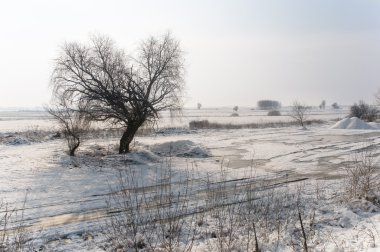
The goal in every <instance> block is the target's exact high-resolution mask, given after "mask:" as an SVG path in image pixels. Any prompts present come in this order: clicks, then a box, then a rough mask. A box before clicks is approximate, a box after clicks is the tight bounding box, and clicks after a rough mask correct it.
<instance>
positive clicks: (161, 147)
mask: <svg viewBox="0 0 380 252" xmlns="http://www.w3.org/2000/svg"><path fill="white" fill-rule="evenodd" d="M150 150H151V151H152V152H154V153H156V154H158V155H162V156H176V157H197V158H202V157H208V156H209V151H208V150H207V149H205V148H203V147H201V146H196V145H195V144H194V142H192V141H190V140H178V141H174V142H166V143H161V144H155V145H153V146H151V148H150Z"/></svg>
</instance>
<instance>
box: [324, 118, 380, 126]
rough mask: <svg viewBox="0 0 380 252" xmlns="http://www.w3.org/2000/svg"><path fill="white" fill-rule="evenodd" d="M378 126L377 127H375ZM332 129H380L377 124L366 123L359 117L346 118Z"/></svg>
mask: <svg viewBox="0 0 380 252" xmlns="http://www.w3.org/2000/svg"><path fill="white" fill-rule="evenodd" d="M375 125H376V127H374V126H375ZM330 129H379V126H378V125H377V123H366V122H364V121H363V120H360V119H359V118H357V117H351V118H345V119H343V120H340V121H339V122H337V123H335V124H334V125H333V126H331V127H330Z"/></svg>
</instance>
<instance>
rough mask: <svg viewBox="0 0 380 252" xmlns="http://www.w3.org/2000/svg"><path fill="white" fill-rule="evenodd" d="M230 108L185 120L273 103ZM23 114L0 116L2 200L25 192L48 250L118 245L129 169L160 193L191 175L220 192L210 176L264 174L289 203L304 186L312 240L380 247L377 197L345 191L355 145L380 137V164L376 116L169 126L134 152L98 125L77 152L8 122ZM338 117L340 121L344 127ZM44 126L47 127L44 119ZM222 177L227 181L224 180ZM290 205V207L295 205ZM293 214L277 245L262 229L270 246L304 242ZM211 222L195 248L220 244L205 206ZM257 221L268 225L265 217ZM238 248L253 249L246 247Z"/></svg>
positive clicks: (240, 236) (31, 221)
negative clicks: (114, 230)
mask: <svg viewBox="0 0 380 252" xmlns="http://www.w3.org/2000/svg"><path fill="white" fill-rule="evenodd" d="M231 112H232V109H231V108H225V109H218V110H216V109H214V110H203V109H202V110H201V111H198V110H192V111H187V112H186V113H188V114H187V116H186V117H185V119H183V120H184V121H186V120H190V119H194V118H204V119H207V120H210V121H212V120H215V121H218V122H227V121H230V120H236V121H232V122H236V123H240V122H242V121H243V120H245V121H250V120H261V118H264V117H265V115H264V112H263V113H262V112H261V111H252V110H249V109H246V110H244V108H239V111H238V112H239V117H237V118H231V117H230V114H231ZM260 113H262V114H263V115H261V114H260ZM313 113H314V115H313V116H314V117H315V118H322V119H326V120H331V119H333V118H335V119H336V118H338V117H340V118H342V116H341V114H339V113H342V111H339V113H338V112H336V113H333V111H314V112H313ZM283 114H284V113H283ZM0 116H1V114H0ZM36 116H40V115H36ZM14 118H16V119H17V116H13V115H11V114H9V113H8V114H7V118H5V119H6V120H3V121H1V123H2V124H0V195H1V196H0V200H1V199H2V200H4V201H6V202H8V203H9V204H10V205H12V206H15V207H17V208H21V207H22V204H23V200H24V198H25V195H26V197H27V200H26V203H25V204H26V205H25V206H26V209H25V211H24V215H25V222H26V224H28V225H30V227H28V230H29V231H30V233H31V234H32V235H33V236H34V237H35V243H36V246H37V248H38V247H39V246H43V247H44V248H45V249H46V250H47V251H104V250H107V248H108V250H110V247H109V245H110V241H109V240H108V238H107V236H105V235H104V232H105V231H104V226H105V223H106V221H107V219H108V218H109V217H110V214H109V209H108V208H107V200H109V197H110V196H111V195H115V194H116V193H118V192H120V190H118V188H117V185H118V182H119V179H120V178H119V177H118V176H119V174H120V173H122V172H127V174H133V176H135V178H136V180H137V182H138V184H139V187H138V189H140V190H139V191H141V192H144V191H147V192H149V193H156V192H157V191H159V190H155V188H161V187H157V183H159V182H162V183H163V184H165V183H167V182H168V181H169V182H171V183H172V187H173V188H174V189H175V190H178V191H176V192H181V193H182V192H183V188H184V187H185V184H186V183H185V182H186V181H191V188H190V190H191V192H192V193H194V195H201V196H202V197H206V199H209V200H211V201H212V199H213V194H212V192H213V190H210V188H207V186H206V185H205V181H210V182H211V184H210V185H211V186H214V188H215V187H216V188H217V186H219V185H221V186H222V185H230V186H231V188H233V187H234V186H237V187H238V186H244V185H245V183H246V182H248V181H253V182H254V183H253V184H254V185H259V184H264V185H266V186H267V187H263V188H272V189H273V190H275V191H272V189H263V190H262V191H260V192H258V194H259V195H261V196H263V198H265V197H269V196H270V195H272V194H273V195H278V199H277V200H278V201H281V200H282V201H285V203H286V204H290V202H292V196H291V195H293V194H291V192H295V194H296V193H297V190H300V192H301V194H302V197H304V198H303V201H302V203H303V204H302V207H303V209H304V211H305V212H304V217H305V222H306V223H308V222H309V221H310V220H311V216H313V215H312V213H313V211H315V223H316V224H315V234H314V235H313V236H311V237H310V240H309V241H308V242H309V245H310V247H311V249H312V250H315V251H380V247H379V245H378V240H379V239H380V214H379V213H380V209H379V208H380V205H379V204H378V203H376V202H378V201H376V199H370V200H366V199H364V198H358V199H350V200H344V199H343V198H342V195H343V194H344V191H343V189H342V188H344V186H345V180H344V179H343V177H344V176H345V171H344V167H346V166H347V164H348V163H349V161H350V155H351V154H352V153H353V152H357V151H361V150H363V149H365V148H366V146H368V145H370V146H373V147H374V152H375V153H374V156H375V159H374V162H375V163H376V164H377V165H378V164H379V158H378V156H379V154H380V149H379V148H378V147H379V146H380V132H379V131H378V130H369V128H367V126H366V125H370V126H371V129H372V128H375V127H374V126H376V125H377V124H375V123H365V122H363V121H361V120H360V119H358V118H345V119H343V120H340V121H339V122H335V121H334V122H329V123H328V124H326V125H317V126H310V127H308V130H299V129H298V127H296V126H294V127H285V128H276V129H273V128H266V129H239V130H225V129H218V130H216V129H215V130H189V129H188V128H186V127H185V128H176V127H173V128H160V129H159V132H158V133H157V134H151V135H146V136H138V137H136V139H135V141H134V142H133V146H132V150H133V151H132V152H131V153H128V154H125V155H118V154H117V143H118V140H119V139H118V138H117V137H111V138H110V137H103V136H96V135H94V136H93V137H92V138H90V139H85V141H84V142H83V145H81V147H80V148H79V150H78V154H77V156H76V157H69V156H67V155H66V153H65V147H66V146H65V142H64V140H63V139H61V138H59V137H58V138H57V137H51V136H52V133H46V134H41V135H38V134H37V133H38V132H39V131H38V130H36V133H33V132H34V131H33V130H32V131H30V127H28V128H24V129H22V128H16V129H10V126H9V125H12V126H13V125H16V124H17V123H15V121H16V119H14ZM25 118H26V119H25ZM242 118H243V119H242ZM284 118H285V117H284ZM24 119H25V120H31V121H33V120H34V119H36V117H33V116H28V115H26V114H25V113H23V115H22V118H21V119H17V121H18V122H19V124H20V125H21V124H22V123H20V122H24V121H23V120H24ZM276 119H277V117H276ZM36 120H37V119H36ZM38 120H41V121H43V123H42V124H41V125H45V124H46V126H47V125H48V124H49V123H50V126H49V128H52V127H51V123H52V122H51V121H49V120H48V119H38ZM165 120H169V118H165ZM264 120H266V119H264ZM286 120H287V119H286ZM7 122H11V123H9V124H7ZM33 122H35V121H33ZM334 123H335V125H332V124H334ZM174 125H175V126H178V125H181V123H178V122H176V123H174ZM331 125H332V126H331ZM1 126H4V127H3V128H2V127H1ZM330 126H331V127H330ZM335 126H339V129H341V130H336V128H335ZM34 128H35V127H34ZM38 129H43V130H45V129H46V128H44V126H39V128H38ZM352 129H355V130H352ZM26 132H29V133H28V134H26ZM30 132H32V135H29V134H31V133H30ZM9 136H11V137H9ZM36 136H38V137H36ZM168 162H169V163H168ZM167 166H170V167H171V169H172V171H171V173H170V174H169V175H168V174H164V176H166V177H164V178H162V180H159V179H157V178H158V177H157V174H159V173H160V172H161V173H162V172H163V171H164V170H165V169H164V168H165V167H167ZM128 178H131V177H128ZM223 179H224V180H227V182H225V183H220V181H223ZM295 181H299V182H295ZM155 186H156V187H155ZM181 190H182V191H181ZM378 193H379V192H378ZM201 196H199V197H200V199H201V200H199V202H196V203H194V202H192V201H190V203H194V205H195V206H194V207H196V206H197V205H200V206H201V205H202V204H206V203H205V202H206V200H205V199H204V198H202V197H201ZM257 196H258V195H257ZM264 196H265V197H264ZM285 196H286V197H289V200H288V198H286V197H285ZM192 197H193V195H192ZM376 197H377V198H379V197H378V196H376ZM192 199H193V198H191V199H190V200H192ZM223 200H231V198H228V197H227V198H226V199H223ZM293 200H294V199H293ZM276 202H277V201H276ZM190 203H189V204H190ZM262 203H265V202H262ZM285 203H284V204H285ZM202 206H203V205H202ZM287 206H288V205H287ZM289 206H290V205H289ZM289 206H288V207H287V208H284V209H285V210H286V211H294V209H291V208H290V207H289ZM0 212H1V209H0ZM282 214H284V213H282ZM289 214H291V213H289ZM0 216H1V213H0ZM292 216H293V217H292V218H290V219H289V223H288V224H286V225H284V226H282V227H281V239H280V243H279V244H277V245H276V242H277V237H276V235H275V233H270V232H268V235H267V236H265V235H264V234H262V236H260V237H259V238H260V239H261V240H260V241H261V242H262V245H263V246H266V247H265V251H275V250H276V249H277V251H294V250H297V248H294V247H292V246H289V244H291V243H292V242H294V239H295V238H297V237H294V234H297V232H298V231H299V224H298V221H297V215H294V214H293V215H292ZM294 216H295V217H294ZM198 217H199V216H198ZM198 217H197V218H198ZM230 217H231V216H228V215H227V217H226V218H225V219H224V220H223V221H224V222H223V223H224V227H225V230H223V232H227V231H228V230H227V224H229V220H230V219H229V218H230ZM190 220H192V219H190ZM192 221H193V223H197V222H198V221H199V220H198V219H197V220H192ZM202 222H203V224H202V225H201V226H199V227H198V229H197V232H198V233H197V236H196V240H195V242H194V246H193V248H192V251H210V250H217V247H215V246H216V245H217V239H218V238H213V235H211V233H212V232H214V234H215V232H216V231H215V230H216V227H217V225H216V224H217V219H216V218H215V213H214V215H212V214H211V215H207V214H205V216H204V217H203V219H202ZM244 225H245V224H244V223H242V224H239V225H236V226H237V227H239V228H240V226H242V227H243V226H244ZM185 228H186V227H185ZM257 228H258V230H261V231H262V232H264V231H266V230H265V226H261V225H258V227H257ZM234 232H235V233H234V235H235V236H234V237H236V241H237V245H236V246H239V244H240V246H243V245H242V244H244V243H243V242H244V241H246V239H247V234H246V233H245V232H246V230H244V229H235V231H234ZM371 234H373V237H374V238H372V236H371ZM292 235H293V236H292ZM264 241H265V242H264ZM373 241H375V244H373V243H374V242H373ZM239 249H240V250H244V248H243V247H239V248H237V250H239Z"/></svg>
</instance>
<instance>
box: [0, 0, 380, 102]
mask: <svg viewBox="0 0 380 252" xmlns="http://www.w3.org/2000/svg"><path fill="white" fill-rule="evenodd" d="M168 30H170V31H171V32H172V34H173V35H174V36H175V37H176V38H178V39H179V40H180V41H181V44H182V47H183V49H184V50H185V51H186V66H187V67H186V68H187V74H186V83H187V88H186V94H185V95H186V106H188V107H189V106H196V103H197V102H200V103H202V105H203V106H204V107H207V106H231V105H239V106H254V105H256V102H257V100H259V99H276V100H279V101H281V102H282V103H283V104H289V103H291V102H292V101H293V100H295V99H297V100H301V101H304V102H306V103H307V104H310V105H318V104H319V103H320V102H321V100H322V99H325V100H326V101H327V104H331V103H332V102H335V101H336V102H338V103H339V104H351V103H353V102H355V101H358V100H359V99H365V100H367V101H368V102H372V101H373V94H374V93H375V92H376V91H377V89H378V88H380V1H375V0H356V1H351V0H277V1H274V0H273V1H272V0H262V1H254V0H250V1H249V0H247V1H243V0H228V1H227V0H226V1H221V0H215V1H207V0H199V1H195V0H188V1H184V0H183V1H180V0H176V1H174V0H173V1H160V0H151V1H144V0H139V1H126V0H120V1H116V0H108V1H95V0H88V1H85V0H64V1H63V0H62V1H53V0H33V1H27V0H25V1H17V0H13V1H3V2H2V3H1V9H0V74H1V75H0V107H9V106H24V107H25V106H42V105H43V104H46V103H47V102H48V101H49V97H50V90H49V88H48V85H49V78H50V75H51V71H52V67H53V59H54V58H55V57H56V56H57V54H58V52H59V46H60V45H61V44H62V43H63V42H64V41H82V42H86V41H88V37H89V35H91V34H93V33H101V34H106V35H109V36H110V37H112V38H113V39H114V40H115V41H116V43H117V45H118V46H119V47H121V48H124V49H125V50H126V51H127V52H128V51H133V50H134V49H135V48H136V47H137V45H138V43H139V41H140V40H142V39H144V38H146V37H147V36H149V35H156V34H161V33H163V32H166V31H168Z"/></svg>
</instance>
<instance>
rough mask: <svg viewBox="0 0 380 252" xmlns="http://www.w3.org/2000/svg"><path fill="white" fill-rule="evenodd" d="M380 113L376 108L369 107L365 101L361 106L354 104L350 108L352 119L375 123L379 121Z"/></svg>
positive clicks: (360, 102)
mask: <svg viewBox="0 0 380 252" xmlns="http://www.w3.org/2000/svg"><path fill="white" fill-rule="evenodd" d="M378 113H379V111H378V110H377V108H376V107H375V106H372V105H368V104H367V103H365V102H364V101H359V104H356V103H355V104H354V105H352V106H351V107H350V117H354V116H355V117H357V118H360V119H362V120H365V121H368V122H373V121H375V120H376V119H377V115H378Z"/></svg>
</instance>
